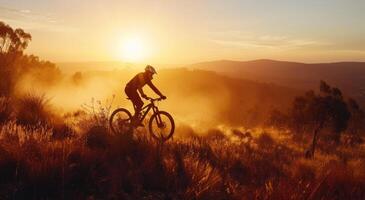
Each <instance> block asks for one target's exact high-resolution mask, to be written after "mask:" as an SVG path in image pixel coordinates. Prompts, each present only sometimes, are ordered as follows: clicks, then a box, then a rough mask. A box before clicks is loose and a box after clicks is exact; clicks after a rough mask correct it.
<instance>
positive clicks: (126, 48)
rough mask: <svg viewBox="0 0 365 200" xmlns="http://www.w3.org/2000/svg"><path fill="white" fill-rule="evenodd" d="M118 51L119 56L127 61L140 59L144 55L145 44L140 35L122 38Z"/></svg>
mask: <svg viewBox="0 0 365 200" xmlns="http://www.w3.org/2000/svg"><path fill="white" fill-rule="evenodd" d="M118 51H119V54H120V58H121V59H122V60H123V61H127V62H138V61H142V60H143V59H144V58H145V56H146V46H145V43H144V41H143V40H142V38H140V37H129V38H125V39H122V40H121V41H120V44H119V50H118Z"/></svg>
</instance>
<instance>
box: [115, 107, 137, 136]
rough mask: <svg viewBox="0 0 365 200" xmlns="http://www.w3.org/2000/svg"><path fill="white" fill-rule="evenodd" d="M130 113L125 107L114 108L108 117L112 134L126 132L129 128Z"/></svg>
mask: <svg viewBox="0 0 365 200" xmlns="http://www.w3.org/2000/svg"><path fill="white" fill-rule="evenodd" d="M131 119H132V115H131V113H130V112H129V111H128V110H127V109H125V108H118V109H116V110H115V111H114V112H113V113H112V115H111V116H110V118H109V126H110V129H111V131H112V132H113V133H114V134H120V133H126V132H127V131H128V130H129V129H130V128H131Z"/></svg>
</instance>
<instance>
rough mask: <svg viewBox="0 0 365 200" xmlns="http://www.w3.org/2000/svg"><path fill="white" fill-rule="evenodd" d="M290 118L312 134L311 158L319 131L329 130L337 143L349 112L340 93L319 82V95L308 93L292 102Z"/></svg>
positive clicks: (336, 89) (347, 119)
mask: <svg viewBox="0 0 365 200" xmlns="http://www.w3.org/2000/svg"><path fill="white" fill-rule="evenodd" d="M291 116H292V118H293V122H294V123H297V124H300V125H301V127H302V128H303V129H304V130H307V131H311V132H313V139H312V146H311V149H310V153H309V155H310V156H311V157H313V156H314V152H315V149H316V144H317V140H318V135H319V133H320V131H321V130H322V129H324V128H329V129H331V130H332V133H333V134H332V136H333V139H334V140H335V141H336V142H339V139H340V134H341V133H342V132H343V131H344V130H345V129H346V128H347V125H348V121H349V119H350V112H349V110H348V108H347V104H346V102H345V101H344V98H343V96H342V93H341V91H340V90H339V89H338V88H332V87H330V86H329V85H328V84H327V83H326V82H324V81H321V82H320V93H319V94H316V93H315V92H314V91H309V92H307V93H306V94H305V95H304V96H300V97H297V98H296V99H295V100H294V103H293V106H292V110H291Z"/></svg>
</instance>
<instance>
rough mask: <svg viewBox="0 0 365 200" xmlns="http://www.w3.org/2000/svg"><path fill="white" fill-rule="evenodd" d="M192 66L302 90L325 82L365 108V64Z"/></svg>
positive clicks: (226, 62) (271, 62) (231, 63)
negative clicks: (321, 81)
mask: <svg viewBox="0 0 365 200" xmlns="http://www.w3.org/2000/svg"><path fill="white" fill-rule="evenodd" d="M188 67H189V68H194V69H204V70H211V71H216V72H219V73H222V74H226V75H228V76H231V77H236V78H243V79H250V80H257V81H263V82H271V83H276V84H280V85H283V86H289V87H296V88H301V89H315V88H317V87H318V83H319V81H320V80H325V81H327V82H328V83H329V84H331V85H334V86H336V87H339V88H340V89H342V90H343V91H345V93H346V94H347V95H350V96H352V97H354V98H356V99H358V100H359V101H360V102H361V104H363V105H365V62H337V63H315V64H306V63H298V62H285V61H275V60H253V61H230V60H220V61H213V62H202V63H197V64H193V65H189V66H188Z"/></svg>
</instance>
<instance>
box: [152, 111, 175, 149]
mask: <svg viewBox="0 0 365 200" xmlns="http://www.w3.org/2000/svg"><path fill="white" fill-rule="evenodd" d="M148 128H149V131H150V134H151V135H152V137H153V138H154V139H156V140H159V141H163V142H165V141H166V140H168V139H170V138H171V137H172V135H173V134H174V131H175V122H174V119H173V118H172V116H171V115H170V114H169V113H168V112H165V111H158V112H156V113H155V114H153V115H152V116H151V118H150V121H149V124H148Z"/></svg>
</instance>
